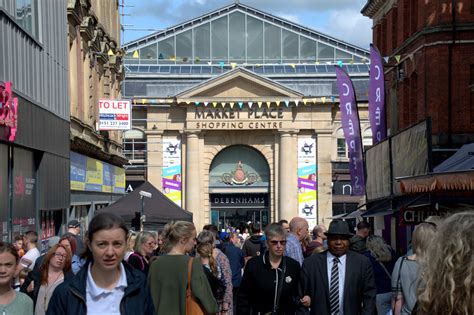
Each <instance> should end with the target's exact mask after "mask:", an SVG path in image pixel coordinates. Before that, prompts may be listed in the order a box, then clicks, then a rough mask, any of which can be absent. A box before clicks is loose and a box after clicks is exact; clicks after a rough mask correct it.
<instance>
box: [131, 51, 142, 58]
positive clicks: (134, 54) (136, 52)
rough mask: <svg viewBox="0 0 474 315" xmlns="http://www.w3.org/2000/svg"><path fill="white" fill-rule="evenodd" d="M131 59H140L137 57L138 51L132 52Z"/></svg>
mask: <svg viewBox="0 0 474 315" xmlns="http://www.w3.org/2000/svg"><path fill="white" fill-rule="evenodd" d="M132 57H133V58H140V56H138V50H135V51H134V52H133V56H132Z"/></svg>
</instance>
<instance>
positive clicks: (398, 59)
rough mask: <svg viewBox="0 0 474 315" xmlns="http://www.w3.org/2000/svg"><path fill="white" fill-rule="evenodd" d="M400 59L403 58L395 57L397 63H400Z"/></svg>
mask: <svg viewBox="0 0 474 315" xmlns="http://www.w3.org/2000/svg"><path fill="white" fill-rule="evenodd" d="M400 57H401V56H400V55H395V60H396V61H397V63H399V62H400Z"/></svg>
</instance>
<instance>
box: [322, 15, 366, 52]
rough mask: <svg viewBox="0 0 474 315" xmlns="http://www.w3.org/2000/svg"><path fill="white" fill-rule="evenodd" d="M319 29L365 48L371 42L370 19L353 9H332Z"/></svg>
mask: <svg viewBox="0 0 474 315" xmlns="http://www.w3.org/2000/svg"><path fill="white" fill-rule="evenodd" d="M321 31H322V32H323V33H326V34H328V35H331V36H333V37H335V38H339V39H342V40H344V41H346V42H348V43H350V44H354V45H357V46H360V47H362V48H366V49H368V48H369V44H370V43H371V42H372V20H370V19H369V18H367V17H365V16H363V15H362V14H360V13H357V12H354V11H349V10H338V11H332V12H331V13H330V17H329V19H328V22H327V24H326V25H323V26H322V27H321Z"/></svg>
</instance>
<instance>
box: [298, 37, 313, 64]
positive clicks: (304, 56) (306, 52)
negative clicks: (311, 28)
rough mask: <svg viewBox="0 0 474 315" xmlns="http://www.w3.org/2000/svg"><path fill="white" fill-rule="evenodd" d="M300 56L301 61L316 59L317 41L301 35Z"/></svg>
mask: <svg viewBox="0 0 474 315" xmlns="http://www.w3.org/2000/svg"><path fill="white" fill-rule="evenodd" d="M300 58H301V61H305V60H312V61H316V42H315V41H314V40H311V39H309V38H306V37H304V36H300Z"/></svg>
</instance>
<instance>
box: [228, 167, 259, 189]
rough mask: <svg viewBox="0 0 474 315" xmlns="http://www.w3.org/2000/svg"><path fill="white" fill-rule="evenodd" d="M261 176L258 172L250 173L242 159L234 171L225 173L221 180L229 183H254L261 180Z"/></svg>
mask: <svg viewBox="0 0 474 315" xmlns="http://www.w3.org/2000/svg"><path fill="white" fill-rule="evenodd" d="M259 180H260V177H259V176H258V174H256V173H249V172H247V171H245V170H244V169H243V166H242V161H239V162H238V163H237V166H236V168H235V170H234V171H232V172H230V173H224V174H222V177H221V182H223V183H225V184H227V185H239V186H240V185H252V184H254V183H255V182H257V181H259Z"/></svg>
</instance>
